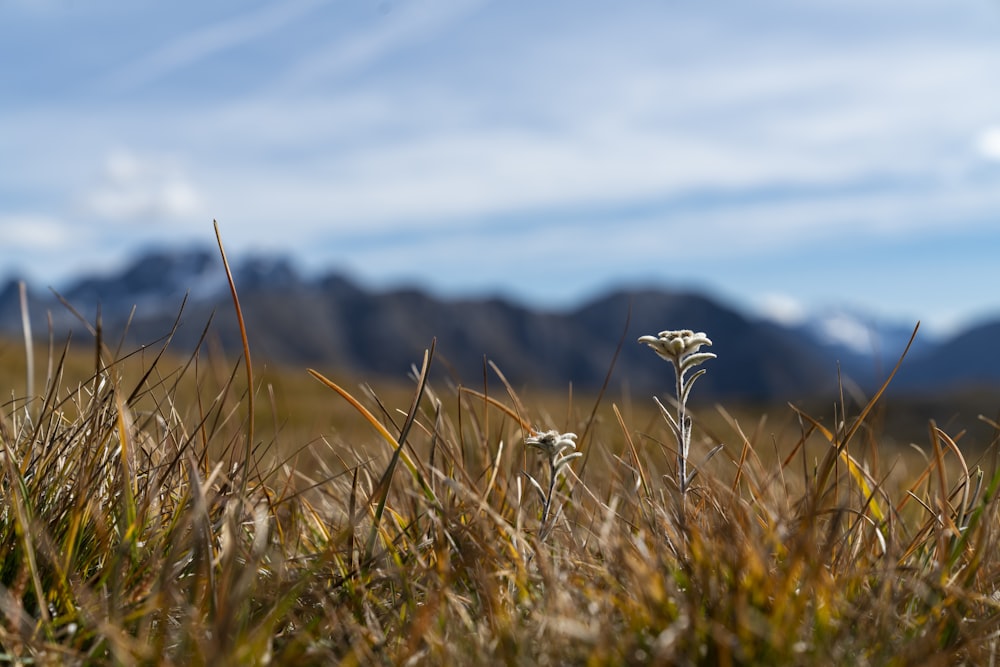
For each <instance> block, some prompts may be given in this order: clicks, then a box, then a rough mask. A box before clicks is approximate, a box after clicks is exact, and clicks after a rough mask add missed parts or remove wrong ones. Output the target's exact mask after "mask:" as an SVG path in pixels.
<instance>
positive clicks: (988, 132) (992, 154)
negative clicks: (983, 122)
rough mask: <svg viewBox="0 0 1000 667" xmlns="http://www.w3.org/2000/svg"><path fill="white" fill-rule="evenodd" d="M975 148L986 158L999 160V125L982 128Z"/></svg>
mask: <svg viewBox="0 0 1000 667" xmlns="http://www.w3.org/2000/svg"><path fill="white" fill-rule="evenodd" d="M976 149H977V150H978V152H979V154H980V155H981V156H982V157H984V158H986V159H987V160H991V161H994V162H1000V126H994V127H989V128H987V129H985V130H983V132H982V133H981V134H980V135H979V138H978V140H977V141H976Z"/></svg>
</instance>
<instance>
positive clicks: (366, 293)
mask: <svg viewBox="0 0 1000 667" xmlns="http://www.w3.org/2000/svg"><path fill="white" fill-rule="evenodd" d="M233 273H234V277H235V282H236V286H237V290H238V292H239V296H240V303H241V306H242V310H243V313H244V316H245V318H246V323H247V327H248V331H249V336H250V345H251V351H252V354H253V355H254V359H255V360H258V359H263V360H266V361H269V362H271V363H280V364H289V365H300V366H304V365H310V366H315V367H317V368H320V369H323V370H324V372H335V373H336V372H339V373H350V374H361V375H363V376H365V377H369V376H372V375H375V376H391V377H395V378H401V377H403V376H405V375H406V374H407V373H408V372H409V369H410V366H411V364H419V362H420V360H421V358H422V356H423V351H424V349H425V348H427V346H428V345H429V344H430V342H431V340H432V339H436V341H437V343H436V350H437V353H436V356H435V359H436V364H435V369H436V372H437V373H438V374H443V375H447V376H449V377H451V378H452V379H454V380H455V381H457V382H461V383H463V384H466V385H471V386H477V385H481V384H482V382H483V373H484V368H485V367H486V364H485V362H486V360H489V361H493V362H495V363H496V365H497V366H498V367H499V368H500V369H501V370H502V371H503V373H504V375H505V376H506V377H507V378H508V380H510V381H511V382H512V383H513V384H514V386H515V387H524V386H539V387H551V388H565V387H567V386H568V385H569V384H572V386H573V387H575V388H579V389H582V390H594V389H597V388H599V387H601V386H602V384H603V383H604V382H605V379H606V378H607V377H608V371H609V369H611V368H612V363H613V362H614V366H613V372H612V373H611V375H610V380H609V382H610V386H611V387H612V388H623V389H627V390H630V391H631V390H634V391H642V392H663V391H666V390H667V389H668V388H669V387H671V386H672V382H673V380H672V376H671V371H670V368H669V366H667V365H666V364H665V363H664V362H663V361H661V360H659V359H658V358H657V357H656V356H655V354H653V353H652V351H650V350H648V349H646V348H645V346H642V345H639V344H637V342H636V339H637V338H638V337H639V336H640V335H643V334H655V333H656V332H658V331H660V330H663V329H680V328H685V329H694V330H699V331H705V332H706V333H708V335H709V336H710V337H711V339H712V340H713V343H714V345H713V348H712V351H713V352H715V353H716V354H718V355H719V357H718V359H715V360H712V361H711V362H709V363H708V364H707V365H706V366H705V367H706V368H707V369H708V371H709V372H708V373H707V374H706V375H705V376H704V378H702V379H701V380H700V381H699V386H698V391H697V394H698V396H699V397H701V398H711V399H713V400H714V399H739V400H753V401H774V400H790V399H798V398H805V397H818V396H824V395H829V394H831V393H832V392H834V391H836V389H837V387H838V383H839V382H840V381H844V382H846V383H851V384H853V385H856V386H858V387H860V388H861V389H862V390H864V391H868V392H870V391H872V390H873V389H874V388H875V387H876V386H877V384H878V383H879V382H880V381H881V380H882V379H883V378H884V377H885V375H886V374H887V373H888V372H889V371H890V370H891V369H892V367H893V366H894V364H895V362H896V360H897V359H898V357H899V355H900V354H901V353H902V350H903V348H904V347H905V344H906V341H907V340H908V338H909V336H910V333H911V332H912V326H909V325H907V326H898V325H894V324H892V323H887V322H880V321H878V320H877V318H874V319H873V318H868V319H864V318H861V317H859V316H857V315H854V314H852V313H850V312H849V311H846V310H839V311H836V312H830V313H827V314H826V315H825V316H816V317H814V318H811V319H810V320H809V321H807V322H806V323H800V324H796V325H788V324H782V323H779V322H776V321H773V320H769V319H766V318H761V317H754V316H751V315H749V314H747V313H745V312H742V311H741V310H740V309H738V308H736V307H734V306H732V305H729V304H726V303H723V302H722V301H720V300H718V299H715V298H713V297H712V296H711V295H707V294H701V293H697V292H692V291H675V290H669V289H663V288H629V289H625V288H622V289H616V290H609V291H607V292H606V293H603V294H597V295H595V296H594V297H593V298H591V299H589V300H587V301H586V302H584V303H581V304H579V305H577V306H576V307H573V308H567V309H562V310H558V311H556V310H541V309H535V308H530V307H528V306H526V305H524V304H521V303H517V302H515V301H512V300H509V299H504V298H501V297H483V298H478V299H443V298H439V297H436V296H434V295H433V294H430V293H428V292H425V291H422V290H420V289H417V288H412V287H401V288H397V289H390V290H381V291H375V290H368V289H365V288H363V287H361V286H360V285H359V284H358V283H356V282H354V281H352V280H351V279H350V278H349V277H347V276H345V275H343V274H339V273H328V274H325V275H320V276H313V277H306V276H303V275H302V274H301V273H300V272H299V271H298V270H297V269H296V267H295V265H294V264H293V262H292V261H290V260H289V259H287V258H283V257H277V256H262V255H261V256H252V257H247V258H244V259H242V260H239V261H235V262H234V267H233ZM185 299H186V303H185ZM64 302H65V303H64ZM28 303H29V312H30V314H31V319H32V328H33V331H34V332H35V333H36V334H38V333H40V332H47V331H48V329H49V326H50V322H51V327H52V328H53V329H54V331H55V333H56V334H57V335H58V336H65V335H67V334H68V333H69V332H71V331H72V332H73V335H74V337H76V338H80V337H81V335H87V334H86V327H85V326H84V324H83V323H82V322H81V321H80V319H79V317H78V316H77V315H76V314H74V313H73V312H72V310H71V309H70V308H68V307H67V306H66V304H69V305H71V306H72V308H73V309H75V310H76V311H77V312H78V313H79V314H80V315H82V316H83V317H85V318H87V319H88V320H90V321H91V322H93V321H94V320H95V318H96V317H97V314H98V312H99V313H100V317H101V321H102V324H103V330H104V332H105V335H106V336H107V338H109V339H114V338H116V336H121V335H123V332H126V331H127V338H128V342H129V343H130V344H134V345H140V344H154V343H156V342H157V341H158V340H161V339H162V338H163V337H164V336H165V335H166V334H167V333H168V332H169V331H170V330H171V327H172V325H173V323H174V321H175V320H176V319H177V317H178V313H180V321H181V324H180V326H179V327H178V329H177V331H176V333H175V335H174V338H173V340H172V341H171V346H172V347H174V348H175V349H177V350H180V351H191V350H193V349H194V348H195V347H196V346H197V345H198V344H199V341H200V340H201V338H202V333H203V332H204V331H205V329H206V326H208V339H209V340H211V341H213V342H214V343H217V344H218V345H219V346H220V347H221V349H222V350H223V351H225V352H227V353H230V354H232V355H234V356H235V355H238V354H239V353H240V352H241V349H242V348H241V343H240V339H239V334H238V329H237V324H236V318H235V313H234V308H233V305H232V301H231V296H230V293H229V288H228V283H227V282H226V278H225V274H224V272H223V268H222V263H221V260H220V259H219V257H218V255H217V253H214V252H212V251H210V250H207V249H199V248H194V249H180V250H162V249H159V250H152V251H149V252H145V253H141V254H140V255H138V256H137V257H136V258H135V260H134V261H133V262H132V263H130V264H129V265H128V266H126V267H125V268H124V269H123V270H121V271H117V272H113V273H110V274H103V275H101V274H96V273H95V274H93V275H85V276H80V277H78V278H77V279H75V280H72V281H70V282H69V283H68V284H66V285H65V286H64V287H63V288H62V289H59V290H58V294H57V293H56V291H53V290H48V289H39V288H38V287H37V286H34V285H29V286H28ZM182 303H184V308H183V311H181V305H182ZM209 322H211V324H210V325H209ZM20 333H21V307H20V299H19V291H18V280H17V279H11V280H9V281H8V282H7V283H6V284H5V285H4V286H3V288H2V289H0V334H4V335H7V336H18V335H20ZM998 336H1000V321H998V322H992V323H984V324H982V325H980V326H977V327H975V328H972V329H969V330H967V331H964V332H962V333H960V334H958V335H956V336H955V337H953V338H949V339H947V340H934V339H925V338H923V337H921V336H919V335H918V337H917V340H916V342H915V345H914V347H913V348H912V349H911V351H910V354H909V355H908V357H907V358H906V360H905V361H904V363H903V366H902V368H901V370H900V373H899V375H898V376H897V378H896V379H895V380H894V382H893V385H892V387H893V390H894V391H897V392H912V393H920V392H934V391H940V390H941V389H942V388H944V387H958V386H961V385H966V386H968V385H973V384H985V385H1000V355H998V354H997V353H996V343H995V341H997V339H998ZM619 344H620V350H619ZM958 350H961V351H962V352H961V353H957V351H958ZM491 381H492V380H491Z"/></svg>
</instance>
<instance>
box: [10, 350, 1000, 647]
mask: <svg viewBox="0 0 1000 667" xmlns="http://www.w3.org/2000/svg"><path fill="white" fill-rule="evenodd" d="M0 353H2V354H3V355H5V356H6V355H10V356H13V352H12V351H11V348H10V347H6V348H2V349H0ZM52 356H53V359H52V363H51V365H50V364H49V359H47V358H40V359H39V363H38V364H36V367H37V368H50V367H51V369H52V370H51V371H50V372H49V371H47V372H46V377H47V379H46V382H45V383H44V384H43V385H39V387H43V388H44V391H42V392H39V395H38V396H32V397H22V396H19V395H18V394H17V393H16V392H15V393H14V394H12V398H11V399H10V400H8V401H6V402H5V403H4V405H3V409H2V417H0V446H2V450H0V459H2V462H0V492H2V494H3V496H2V497H3V500H4V505H3V510H2V512H0V660H2V661H8V662H21V663H35V664H107V663H121V664H185V665H186V664H208V663H213V664H263V663H268V662H269V663H271V664H296V665H297V664H370V663H379V664H407V663H410V664H496V663H502V664H525V665H534V664H597V665H599V664H712V665H714V664H721V665H725V664H769V665H775V664H845V665H846V664H850V665H857V664H861V665H864V664H872V665H882V664H900V665H902V664H989V663H990V662H991V661H992V660H994V658H995V655H996V653H997V649H998V647H997V636H998V635H997V632H998V630H1000V614H998V611H1000V597H998V594H997V591H998V581H997V579H998V575H1000V557H998V553H1000V552H998V549H997V547H998V545H997V543H996V540H997V537H998V535H1000V532H998V518H1000V517H998V516H997V502H996V495H997V490H998V489H997V487H998V484H1000V472H998V467H997V465H996V461H995V457H994V456H993V452H994V450H993V449H989V450H988V452H987V454H986V455H985V456H984V457H983V458H981V459H980V460H978V461H973V462H967V461H966V460H965V459H964V457H963V453H962V451H961V449H960V448H959V447H958V446H957V445H956V444H955V443H954V441H953V440H952V438H951V437H949V435H948V434H946V433H944V432H943V431H941V430H935V429H932V430H930V431H929V435H928V438H927V441H926V443H924V445H925V450H926V459H923V458H921V457H920V456H917V455H915V454H914V455H913V456H909V457H905V458H899V457H890V456H889V453H887V452H885V451H882V450H881V449H880V446H879V441H878V434H877V432H875V431H873V430H871V429H869V428H866V425H865V424H864V423H858V422H857V415H858V414H860V413H861V411H860V410H859V411H858V412H856V413H855V415H854V416H852V415H850V414H840V411H838V414H836V415H833V418H832V419H830V418H827V419H816V420H814V421H815V423H812V421H813V420H811V418H809V417H806V416H800V415H798V414H796V413H795V412H794V411H792V410H791V409H787V410H785V411H783V414H782V415H781V421H782V423H780V424H767V423H765V422H764V420H763V419H760V418H758V417H757V416H755V415H754V414H753V413H752V412H744V413H743V414H742V415H740V416H732V415H730V414H728V413H727V412H726V411H725V410H723V409H721V408H719V409H716V410H709V409H707V408H706V409H700V410H697V411H696V421H695V431H696V433H697V434H698V437H697V439H696V441H695V444H694V450H693V452H692V463H693V464H694V465H695V466H696V467H697V466H698V464H699V463H700V461H701V459H702V458H703V457H704V455H705V454H706V453H707V452H708V451H709V450H710V449H712V448H713V447H714V446H715V445H716V444H719V443H720V442H721V443H724V444H725V445H726V446H725V448H724V449H723V450H722V453H720V454H719V455H718V456H716V457H715V458H713V459H712V460H711V461H710V462H709V463H708V464H707V465H704V466H701V468H700V469H699V473H698V475H697V477H696V478H695V479H694V482H693V485H692V487H691V489H690V490H689V493H688V495H687V497H686V500H685V501H684V502H685V503H686V508H685V512H683V513H681V512H679V511H678V503H679V502H681V501H680V499H679V495H678V493H677V489H676V486H675V483H674V481H673V480H674V476H673V466H674V465H675V460H676V459H675V454H674V452H673V451H672V450H671V446H670V445H669V443H670V442H671V440H670V433H669V429H668V427H667V426H666V424H665V423H664V422H663V421H662V420H660V419H659V418H657V417H656V410H655V406H653V404H652V401H651V400H650V401H648V403H649V405H648V406H646V405H643V404H641V403H640V402H638V401H628V400H623V401H614V402H610V401H609V403H608V404H607V405H603V404H602V405H599V406H598V409H596V410H593V409H592V408H593V406H591V405H581V404H580V403H581V399H576V405H574V404H572V402H570V401H565V400H564V401H563V405H561V406H557V407H553V406H554V404H553V403H552V402H549V404H548V405H547V406H541V405H540V404H538V403H536V402H535V401H532V400H528V399H526V398H523V397H521V396H518V395H517V393H515V392H514V391H513V389H512V388H511V387H509V386H507V385H506V384H505V382H504V381H503V380H502V378H501V377H500V376H497V377H496V380H495V382H493V383H492V384H490V385H487V386H479V387H477V388H476V389H469V388H462V387H452V386H446V387H434V386H432V385H431V384H430V383H426V375H427V374H426V372H422V373H418V375H419V380H418V382H417V383H416V384H415V385H411V387H412V388H411V390H410V391H409V396H408V397H407V396H401V395H399V393H398V392H395V391H394V392H392V398H391V401H392V402H390V400H389V399H386V398H382V399H380V398H379V397H378V396H376V394H375V393H374V392H373V391H360V392H359V391H349V390H347V389H344V383H343V382H340V381H335V380H331V379H329V378H328V377H327V375H326V374H324V373H323V372H321V371H317V372H315V373H314V377H313V378H310V377H307V376H306V374H305V372H304V371H302V372H300V373H297V374H294V375H288V374H285V373H275V374H273V377H272V379H273V382H272V379H269V378H268V371H266V370H264V371H262V372H260V374H259V375H258V376H257V377H256V382H257V383H258V384H257V386H256V387H255V391H257V392H259V394H260V396H261V397H263V398H265V400H261V401H258V405H257V410H258V412H257V422H258V427H257V430H256V431H255V433H256V436H255V438H254V440H253V441H250V440H249V439H248V427H247V425H248V417H249V406H248V400H247V394H246V391H245V388H246V379H245V377H246V376H245V374H244V373H242V372H240V370H239V368H238V367H234V366H230V367H226V366H223V365H220V364H218V363H211V362H209V361H206V360H204V359H202V358H201V357H200V356H198V355H195V356H194V357H192V358H190V359H177V358H171V357H168V356H158V353H157V351H155V350H145V351H143V352H142V353H141V354H133V355H131V356H129V355H125V354H122V353H118V354H113V353H111V352H109V351H108V350H106V349H102V350H100V353H99V354H98V353H96V352H93V353H91V354H89V355H86V360H85V361H81V355H79V354H68V355H65V356H63V355H62V353H61V351H54V352H53V355H52ZM430 356H431V355H430V354H429V355H428V364H432V363H433V362H432V360H431V359H430ZM8 358H9V357H8ZM88 362H89V364H90V368H89V369H87V363H88ZM719 363H723V361H721V360H720V362H719ZM0 366H3V364H0ZM22 377H23V376H22ZM317 380H318V381H317ZM5 382H7V383H8V384H7V385H6V386H23V384H24V381H23V380H19V379H17V378H16V377H7V378H5ZM300 383H301V384H300ZM324 385H326V386H324ZM269 387H270V388H272V391H269ZM275 387H277V389H274V388H275ZM330 389H334V390H335V391H330ZM285 391H287V392H289V393H290V394H291V395H292V396H294V397H295V398H294V399H292V400H291V405H288V404H287V402H286V401H287V400H288V399H285V398H282V394H283V393H284V392H285ZM272 396H273V400H272V398H271V397H272ZM299 396H303V398H301V399H300V398H298V397H299ZM306 397H308V398H306ZM345 399H346V400H345ZM302 403H305V405H306V406H307V407H306V408H303V406H302V405H301V404H302ZM397 404H401V405H404V406H406V407H404V408H403V409H397V407H395V406H396V405H397ZM296 406H297V407H296ZM556 409H558V410H559V416H558V417H553V416H552V415H551V411H553V410H556ZM286 411H288V412H289V413H295V414H294V416H293V417H292V418H291V422H290V423H291V427H290V428H289V427H288V424H286V430H285V431H282V426H281V425H282V423H283V422H285V420H284V419H283V413H285V412H286ZM306 413H309V414H308V415H307V414H306ZM309 415H311V417H310V416H309ZM318 415H322V416H321V417H318ZM869 419H871V416H869ZM303 420H305V421H303ZM839 422H843V423H842V424H839ZM823 423H827V424H829V425H828V426H823ZM306 424H308V426H306ZM855 424H857V426H856V427H855ZM544 428H558V429H560V430H562V431H573V432H576V433H579V434H582V437H581V438H580V441H579V450H580V451H582V452H583V453H584V457H583V459H580V460H577V461H574V462H573V465H572V466H571V470H570V471H568V472H567V475H566V478H565V480H564V481H563V483H562V484H561V485H560V486H559V488H558V491H557V501H558V503H559V505H560V507H561V509H560V511H559V514H558V515H557V517H558V518H557V520H556V521H555V523H554V526H553V529H552V530H551V531H545V532H544V533H542V532H540V530H539V529H540V520H541V501H540V499H539V498H538V497H537V494H536V493H535V492H534V490H533V488H532V487H531V486H530V485H529V484H526V483H525V480H526V478H525V475H524V473H525V472H528V473H531V474H534V475H538V474H539V470H540V468H539V466H541V465H542V460H541V459H542V457H541V456H539V455H538V452H536V451H533V450H530V449H528V448H526V447H525V444H524V440H525V437H526V436H527V435H528V434H529V429H544ZM312 429H315V431H316V432H317V433H320V432H322V433H323V434H324V435H325V436H326V437H325V438H323V439H315V438H312V437H309V438H308V439H305V440H301V441H300V440H298V438H300V437H302V436H303V434H305V433H306V432H308V431H310V430H312ZM847 434H851V440H850V441H849V442H846V443H845V442H844V438H845V437H846V436H847ZM290 439H291V440H292V441H291V442H289V440H290ZM831 443H832V444H831ZM831 452H834V454H831ZM836 452H840V453H836ZM396 461H399V462H401V463H403V464H404V465H402V466H400V468H399V469H398V470H395V471H394V470H393V468H394V466H395V465H396V464H395V462H396ZM824 466H826V467H824ZM827 470H828V472H825V471H827Z"/></svg>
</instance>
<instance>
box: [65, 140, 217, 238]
mask: <svg viewBox="0 0 1000 667" xmlns="http://www.w3.org/2000/svg"><path fill="white" fill-rule="evenodd" d="M203 208H204V204H203V200H202V197H201V195H200V194H199V192H198V190H197V188H196V187H195V186H194V184H193V183H192V182H191V181H190V179H189V178H188V176H187V175H186V174H185V173H184V170H183V169H182V168H181V167H180V165H179V164H178V163H177V161H176V160H172V159H170V158H163V157H143V156H139V155H137V154H135V153H133V152H131V151H129V150H124V149H117V150H114V151H112V152H111V153H110V154H109V155H108V156H107V158H106V160H105V165H104V174H103V177H102V179H101V182H100V183H99V184H98V185H97V186H96V187H95V188H93V189H92V190H91V191H90V192H89V193H87V194H85V195H84V196H83V197H82V209H83V211H84V212H85V213H87V214H90V215H94V216H96V217H98V218H101V219H104V220H107V221H125V222H155V221H159V220H164V219H173V218H182V217H187V216H193V215H197V214H199V213H201V212H202V211H203Z"/></svg>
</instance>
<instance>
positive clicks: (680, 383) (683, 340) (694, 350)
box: [639, 329, 715, 498]
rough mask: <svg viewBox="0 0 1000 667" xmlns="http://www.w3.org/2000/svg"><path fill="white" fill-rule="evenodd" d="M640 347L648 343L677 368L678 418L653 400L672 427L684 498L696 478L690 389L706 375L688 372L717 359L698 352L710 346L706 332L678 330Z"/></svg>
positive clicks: (645, 339)
mask: <svg viewBox="0 0 1000 667" xmlns="http://www.w3.org/2000/svg"><path fill="white" fill-rule="evenodd" d="M639 342H640V343H645V344H646V345H648V346H649V347H651V348H653V351H654V352H656V354H658V355H659V356H661V357H662V358H664V359H666V360H667V361H669V362H670V364H671V365H672V366H673V367H674V375H675V376H676V380H677V384H676V385H675V389H676V391H677V403H676V406H677V414H676V416H675V415H672V414H670V411H669V410H668V409H667V407H666V406H665V405H663V403H661V402H660V400H659V399H658V398H656V397H653V400H654V401H656V404H657V405H658V406H659V407H660V411H661V412H662V413H663V416H664V417H665V418H666V420H667V422H668V423H669V424H670V429H671V430H672V431H673V432H674V436H675V437H676V438H677V486H678V488H679V489H680V492H681V497H682V498H683V496H684V494H685V492H686V491H687V488H688V485H689V484H690V482H691V479H692V478H693V474H688V454H689V452H690V451H691V417H690V416H688V413H687V401H688V396H689V395H690V394H691V387H693V386H694V383H695V380H697V379H698V378H700V377H701V376H702V375H704V374H705V369H704V368H702V369H700V370H698V371H695V372H694V373H692V374H691V375H688V374H687V372H688V370H690V369H691V368H693V367H695V366H697V365H699V364H701V363H703V362H706V361H708V360H709V359H715V355H714V354H712V353H711V352H699V351H698V350H700V349H701V348H702V346H704V345H711V344H712V341H711V339H710V338H709V337H708V336H707V335H705V334H704V333H703V332H700V331H699V332H698V333H695V332H694V331H691V330H690V329H679V330H677V331H661V332H660V333H659V334H657V335H655V336H641V337H640V338H639Z"/></svg>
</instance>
